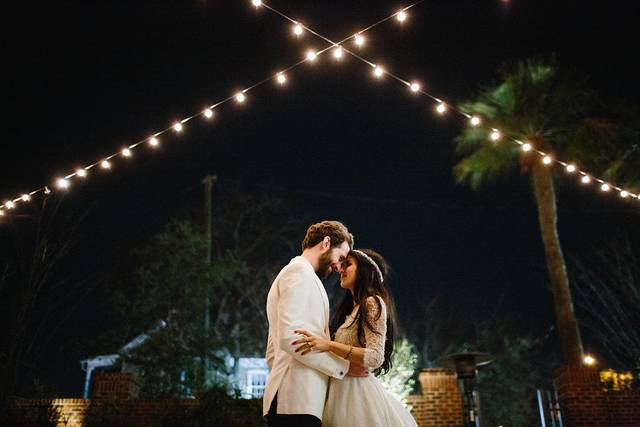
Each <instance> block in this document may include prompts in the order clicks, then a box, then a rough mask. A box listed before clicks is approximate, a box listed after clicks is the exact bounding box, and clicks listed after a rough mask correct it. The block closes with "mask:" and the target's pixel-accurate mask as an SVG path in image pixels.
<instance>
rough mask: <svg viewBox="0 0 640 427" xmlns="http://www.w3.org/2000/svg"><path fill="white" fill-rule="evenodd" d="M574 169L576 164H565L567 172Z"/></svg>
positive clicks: (572, 171)
mask: <svg viewBox="0 0 640 427" xmlns="http://www.w3.org/2000/svg"><path fill="white" fill-rule="evenodd" d="M575 171H576V165H574V164H573V163H572V164H569V165H567V172H569V173H574V172H575Z"/></svg>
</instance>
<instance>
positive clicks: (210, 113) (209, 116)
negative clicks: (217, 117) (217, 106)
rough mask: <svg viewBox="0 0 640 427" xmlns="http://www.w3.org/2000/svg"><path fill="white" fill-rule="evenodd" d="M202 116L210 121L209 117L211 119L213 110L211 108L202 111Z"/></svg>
mask: <svg viewBox="0 0 640 427" xmlns="http://www.w3.org/2000/svg"><path fill="white" fill-rule="evenodd" d="M203 114H204V116H205V117H206V118H207V119H210V118H211V117H213V110H212V109H211V108H207V109H206V110H204V113H203Z"/></svg>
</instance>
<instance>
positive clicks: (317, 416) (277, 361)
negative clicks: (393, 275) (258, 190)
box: [263, 221, 416, 427]
mask: <svg viewBox="0 0 640 427" xmlns="http://www.w3.org/2000/svg"><path fill="white" fill-rule="evenodd" d="M332 271H336V272H339V273H340V286H341V287H342V288H344V289H345V294H344V297H343V299H342V301H341V303H340V305H339V307H338V309H337V310H336V311H335V314H334V316H333V318H332V319H329V299H328V298H327V293H326V291H325V289H324V286H323V285H322V282H321V281H320V278H319V276H320V277H326V276H328V275H329V274H330V273H331V272H332ZM386 274H387V265H386V262H385V260H384V259H383V258H382V256H380V254H378V253H377V252H374V251H372V250H368V249H362V250H357V249H353V236H352V235H351V234H350V233H349V231H348V230H347V228H346V227H345V226H344V224H342V223H340V222H338V221H323V222H320V223H318V224H314V225H312V226H310V227H309V229H308V230H307V234H306V236H305V238H304V240H303V241H302V255H300V256H297V257H295V258H293V259H292V260H291V262H290V263H289V264H288V265H287V266H285V267H284V268H283V269H282V271H280V273H279V274H278V276H277V277H276V279H275V280H274V282H273V284H272V285H271V290H270V291H269V295H268V297H267V317H268V319H269V339H268V341H267V355H266V357H267V363H268V365H269V368H270V369H271V374H270V375H269V379H268V381H267V385H266V388H265V392H264V398H263V399H264V401H263V413H264V415H265V417H266V419H267V422H268V424H269V426H271V427H280V426H330V427H359V426H363V427H365V426H366V427H370V426H371V427H405V426H407V427H409V426H411V427H415V426H416V423H415V421H414V420H413V418H412V417H411V414H410V413H409V412H408V411H407V409H405V408H404V406H402V404H401V403H400V402H399V401H398V400H397V399H395V398H394V397H392V396H391V395H390V394H389V393H388V392H386V391H385V390H384V388H383V387H382V384H381V383H380V382H379V381H378V379H377V378H376V376H375V375H376V374H379V373H385V372H386V371H388V369H389V368H390V366H391V362H390V358H391V353H392V352H393V338H394V337H393V333H394V330H393V326H394V323H395V322H394V320H395V319H394V315H395V308H394V304H393V299H392V297H391V294H390V293H389V291H388V289H387V287H386V284H385V278H386Z"/></svg>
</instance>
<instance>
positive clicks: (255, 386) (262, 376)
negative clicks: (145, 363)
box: [80, 320, 269, 399]
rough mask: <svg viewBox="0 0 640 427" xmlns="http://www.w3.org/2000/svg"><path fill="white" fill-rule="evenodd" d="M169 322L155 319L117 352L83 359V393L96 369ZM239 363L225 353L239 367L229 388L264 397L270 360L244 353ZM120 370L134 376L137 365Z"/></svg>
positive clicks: (115, 360)
mask: <svg viewBox="0 0 640 427" xmlns="http://www.w3.org/2000/svg"><path fill="white" fill-rule="evenodd" d="M166 326H167V324H166V322H165V321H163V320H161V321H159V322H158V323H156V326H155V327H154V328H153V329H151V330H150V331H149V332H146V333H144V334H140V335H138V336H137V337H135V338H134V339H133V340H131V341H130V342H128V343H127V344H126V345H125V346H123V347H122V348H120V350H119V351H118V352H117V353H115V354H106V355H100V356H95V357H92V358H89V359H84V360H81V361H80V367H81V368H82V370H83V371H85V372H86V375H85V380H84V392H83V397H84V398H85V399H88V398H89V390H90V387H91V376H92V374H93V371H94V370H95V369H100V368H102V369H104V368H110V367H112V366H115V365H116V364H117V363H118V362H120V359H121V356H120V355H121V354H126V353H128V352H130V351H131V350H133V349H135V348H137V347H139V346H141V345H142V344H144V343H145V342H146V341H147V340H148V339H149V338H150V337H151V335H153V334H154V333H155V332H157V331H159V330H161V329H163V328H165V327H166ZM238 363H239V366H238V369H237V370H234V369H233V368H234V365H235V360H234V359H233V357H230V356H227V357H225V365H226V366H227V368H228V370H229V371H236V373H235V374H233V375H228V376H226V378H225V379H226V380H227V383H228V384H229V385H230V388H232V389H237V390H240V392H241V396H242V397H243V398H245V399H257V398H261V397H262V394H263V393H264V386H265V384H266V383H267V377H268V376H269V368H268V367H267V361H266V359H264V358H261V357H241V358H240V359H239V362H238ZM120 369H121V372H129V373H131V374H132V375H134V376H135V373H136V371H135V367H134V366H128V365H127V364H126V363H122V366H121V368H120Z"/></svg>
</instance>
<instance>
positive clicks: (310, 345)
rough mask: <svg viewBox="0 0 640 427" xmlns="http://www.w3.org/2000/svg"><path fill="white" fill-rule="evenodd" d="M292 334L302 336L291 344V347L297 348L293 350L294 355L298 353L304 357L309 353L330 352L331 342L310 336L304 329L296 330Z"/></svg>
mask: <svg viewBox="0 0 640 427" xmlns="http://www.w3.org/2000/svg"><path fill="white" fill-rule="evenodd" d="M294 332H295V333H296V334H299V335H302V337H301V338H299V339H297V340H295V341H294V342H292V343H291V345H294V346H299V347H298V348H296V350H295V351H296V353H300V354H301V355H303V356H304V355H305V354H307V353H309V352H310V351H330V350H331V341H330V340H328V339H325V338H322V337H317V336H315V335H311V334H310V333H309V332H308V331H305V330H304V329H298V330H296V331H294Z"/></svg>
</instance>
